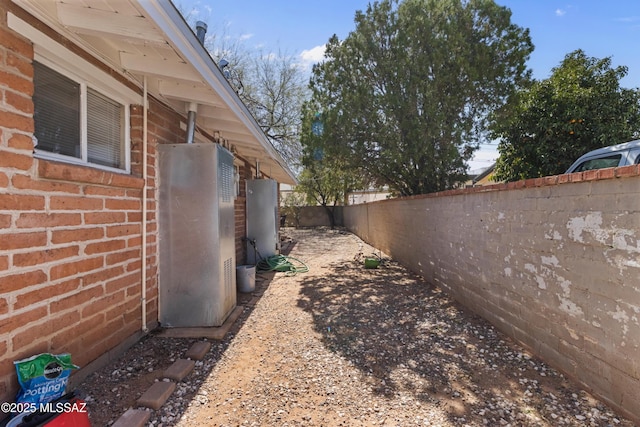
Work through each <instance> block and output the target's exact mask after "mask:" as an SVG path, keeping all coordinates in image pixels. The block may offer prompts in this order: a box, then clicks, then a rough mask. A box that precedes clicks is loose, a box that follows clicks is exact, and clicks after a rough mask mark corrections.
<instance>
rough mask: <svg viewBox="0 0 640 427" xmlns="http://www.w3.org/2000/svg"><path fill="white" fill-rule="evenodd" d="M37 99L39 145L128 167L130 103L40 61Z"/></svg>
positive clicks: (95, 161)
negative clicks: (126, 154)
mask: <svg viewBox="0 0 640 427" xmlns="http://www.w3.org/2000/svg"><path fill="white" fill-rule="evenodd" d="M33 103H34V107H35V111H34V122H35V137H36V138H37V146H36V149H37V150H41V151H45V152H49V153H54V154H55V155H56V157H57V155H60V156H65V157H73V158H75V159H79V160H81V161H82V162H86V163H91V164H96V165H101V166H107V167H109V168H116V169H125V167H126V165H125V155H124V154H125V153H124V150H125V144H124V141H125V129H124V123H125V117H124V114H125V107H124V105H122V104H120V103H119V102H117V101H114V100H112V99H110V98H109V97H107V96H105V95H103V94H101V93H99V92H98V91H96V90H94V89H92V88H91V87H88V86H87V85H86V84H85V83H78V82H76V81H74V80H72V79H70V78H69V77H67V76H64V75H63V74H61V73H59V72H57V71H55V70H53V69H51V68H49V67H47V66H45V65H43V64H41V63H38V62H34V95H33ZM83 103H84V105H83Z"/></svg>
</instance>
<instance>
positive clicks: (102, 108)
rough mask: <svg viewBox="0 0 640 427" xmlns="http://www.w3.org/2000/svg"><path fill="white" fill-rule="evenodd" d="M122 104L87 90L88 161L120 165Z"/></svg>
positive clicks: (115, 166)
mask: <svg viewBox="0 0 640 427" xmlns="http://www.w3.org/2000/svg"><path fill="white" fill-rule="evenodd" d="M123 114H124V109H123V106H122V105H120V104H119V103H117V102H115V101H113V100H111V99H109V98H107V97H106V96H104V95H101V94H100V93H98V92H96V91H95V90H93V89H88V90H87V156H88V160H89V162H90V163H97V164H99V165H104V166H111V167H114V168H120V167H122V163H123V161H122V151H123V150H122V141H123V129H122V123H123Z"/></svg>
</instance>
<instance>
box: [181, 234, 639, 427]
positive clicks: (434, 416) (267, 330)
mask: <svg viewBox="0 0 640 427" xmlns="http://www.w3.org/2000/svg"><path fill="white" fill-rule="evenodd" d="M291 233H292V237H294V239H295V241H296V242H297V243H296V244H295V246H294V247H293V250H292V251H291V254H290V255H292V256H294V257H296V258H299V259H302V260H304V261H305V262H306V263H307V264H308V265H309V268H310V271H309V272H308V273H304V274H300V275H297V276H295V277H286V276H284V275H282V274H279V275H278V276H277V277H276V278H275V279H274V280H273V281H272V282H271V283H270V285H269V288H268V290H267V291H266V292H265V294H264V296H263V297H262V299H261V300H260V302H259V303H258V305H257V306H256V308H255V310H254V311H253V313H252V314H251V315H250V317H249V318H248V319H247V320H246V322H245V323H244V325H243V326H242V328H241V329H240V330H239V331H238V333H237V335H236V337H235V338H234V340H233V343H231V345H230V346H229V348H228V350H227V351H226V353H225V354H224V356H223V357H222V359H221V360H220V362H219V363H218V364H217V365H216V366H215V368H214V369H213V371H212V372H211V374H210V375H209V377H208V378H207V379H206V381H205V382H204V384H203V385H202V387H201V389H200V394H205V393H206V396H207V398H208V401H207V403H206V404H202V403H200V402H197V401H196V403H193V404H192V405H191V406H190V407H189V409H187V410H186V412H185V414H184V415H183V417H182V420H181V421H180V422H178V423H177V424H176V425H178V426H185V427H186V426H193V425H199V426H200V425H202V426H205V425H211V426H239V425H243V426H245V425H246V426H251V425H255V426H265V425H278V426H296V425H300V426H302V425H313V426H342V425H345V426H347V425H348V426H365V425H366V426H368V425H389V426H391V425H393V426H396V425H397V426H413V425H416V426H417V425H433V426H461V425H478V426H480V425H492V426H493V425H513V426H515V425H519V426H523V425H530V426H557V425H574V426H584V425H599V426H600V425H602V426H605V425H616V424H618V423H622V422H623V421H622V420H621V419H620V418H615V416H614V414H613V413H611V412H610V411H609V410H608V409H607V408H606V407H604V406H603V405H601V404H599V403H598V402H597V401H595V400H594V399H592V398H591V397H590V396H589V395H587V394H586V393H584V392H581V391H579V390H578V389H577V388H575V387H574V386H572V385H571V384H570V383H568V382H567V381H566V380H565V379H564V378H563V377H562V376H561V375H560V374H558V373H556V372H555V371H554V370H552V369H550V368H548V367H547V366H545V365H544V364H542V363H540V362H539V361H536V360H535V359H533V358H531V357H530V356H529V355H528V354H527V353H526V352H525V351H524V350H523V349H521V348H518V347H517V346H515V345H513V344H512V343H510V342H509V341H508V340H507V339H506V338H504V337H502V336H501V335H500V334H499V333H498V332H496V331H495V330H494V329H493V328H492V327H491V326H490V325H488V324H487V323H486V322H484V321H482V320H481V319H479V318H477V317H474V316H470V315H468V314H465V313H464V312H463V311H461V310H460V308H459V307H458V306H457V305H456V304H455V303H453V302H452V301H451V300H449V299H448V298H447V297H446V296H444V295H442V294H441V293H440V292H439V291H438V290H437V289H434V288H432V287H431V286H429V285H428V284H426V283H425V282H424V281H423V280H421V279H419V278H418V277H416V276H414V275H412V274H410V273H408V272H407V271H406V270H405V269H403V268H402V267H400V266H399V265H397V264H395V263H392V262H386V263H384V265H383V266H382V267H381V268H379V269H376V270H369V269H364V268H363V266H362V256H361V254H362V253H363V252H364V254H365V255H370V254H371V253H372V252H373V249H372V248H370V247H369V246H367V245H365V244H363V243H362V242H361V241H360V240H359V239H357V238H356V237H355V236H353V235H351V234H348V233H344V232H337V231H329V230H324V231H321V230H298V231H291ZM626 425H630V424H628V423H626Z"/></svg>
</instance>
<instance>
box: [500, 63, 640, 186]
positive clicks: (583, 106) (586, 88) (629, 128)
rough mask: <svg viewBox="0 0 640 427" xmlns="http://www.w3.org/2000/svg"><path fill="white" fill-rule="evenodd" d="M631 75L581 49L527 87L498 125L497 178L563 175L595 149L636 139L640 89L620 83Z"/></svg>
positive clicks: (638, 132) (639, 117)
mask: <svg viewBox="0 0 640 427" xmlns="http://www.w3.org/2000/svg"><path fill="white" fill-rule="evenodd" d="M626 74H627V68H626V67H622V66H620V67H616V68H612V67H611V58H604V59H597V58H592V57H588V56H587V55H585V53H584V52H583V51H582V50H576V51H574V52H571V53H570V54H568V55H567V56H566V57H565V59H564V60H563V61H562V62H561V64H560V65H559V66H558V67H556V68H554V69H553V70H552V74H551V76H550V77H549V78H548V79H546V80H541V81H536V82H534V83H533V84H532V86H531V87H530V88H528V89H525V90H523V91H522V92H521V93H520V95H519V102H518V103H517V105H516V106H514V108H513V109H512V110H511V112H510V113H509V114H507V115H505V116H503V117H502V118H501V119H498V120H496V124H495V126H494V127H493V136H494V137H495V138H499V139H500V140H501V142H500V143H499V145H498V151H499V153H500V157H499V158H498V161H497V162H496V169H495V175H494V176H495V179H497V180H506V181H515V180H519V179H525V178H535V177H540V176H547V175H556V174H561V173H564V172H565V171H566V169H567V168H568V167H569V166H571V164H572V163H573V162H574V161H575V160H576V159H577V158H578V157H580V156H581V155H582V154H584V153H586V152H588V151H590V150H594V149H596V148H600V147H604V146H607V145H612V144H618V143H621V142H626V141H629V140H631V139H634V138H637V137H638V136H639V135H640V92H639V91H638V89H624V88H621V87H620V79H621V78H623V77H624V76H625V75H626Z"/></svg>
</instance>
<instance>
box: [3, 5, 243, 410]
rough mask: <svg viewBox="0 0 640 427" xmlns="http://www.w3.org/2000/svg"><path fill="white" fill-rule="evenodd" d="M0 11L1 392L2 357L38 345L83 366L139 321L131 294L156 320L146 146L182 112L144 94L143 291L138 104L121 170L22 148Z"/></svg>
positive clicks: (22, 83) (177, 131) (21, 120)
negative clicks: (127, 161) (127, 162)
mask: <svg viewBox="0 0 640 427" xmlns="http://www.w3.org/2000/svg"><path fill="white" fill-rule="evenodd" d="M7 10H13V11H14V12H16V13H18V14H20V15H21V16H22V17H25V14H24V13H23V12H21V11H20V10H19V9H18V8H17V6H16V5H15V4H14V3H12V2H10V1H8V0H0V399H2V400H3V401H5V400H8V401H11V400H13V399H14V398H15V393H16V391H17V388H18V385H17V381H16V376H15V367H14V365H13V361H14V360H18V359H21V358H24V357H29V356H32V355H34V354H38V353H41V352H52V353H61V352H69V353H71V354H72V358H73V362H74V363H76V364H77V365H80V366H81V367H82V366H86V365H87V364H88V363H89V362H91V361H93V360H95V359H96V358H98V357H100V356H101V355H103V354H104V353H106V352H107V351H109V350H111V349H113V348H114V347H116V346H118V345H119V344H121V343H122V342H123V341H125V339H126V338H128V337H131V336H132V335H134V334H136V333H138V332H139V331H140V329H141V327H142V325H143V321H142V306H141V304H142V302H141V300H142V299H143V298H144V301H145V302H144V304H145V306H146V310H147V317H146V324H147V325H148V326H149V327H155V326H156V325H157V319H158V277H157V275H158V253H157V250H158V223H157V211H158V204H157V192H156V188H157V185H158V182H157V173H156V168H157V161H156V147H157V144H164V143H182V142H184V141H185V131H184V130H182V129H181V128H180V122H181V121H183V122H184V121H185V118H184V116H183V115H180V114H177V113H176V112H175V111H173V110H171V109H170V108H168V107H167V106H166V105H164V104H162V103H161V102H159V101H158V100H155V99H153V98H151V99H150V103H149V104H150V105H149V111H148V116H147V117H148V123H147V124H148V126H147V130H148V138H147V140H148V144H147V170H146V172H147V182H146V188H147V189H146V194H147V218H146V219H147V228H146V249H147V255H146V262H147V269H146V278H147V279H146V282H147V283H146V295H144V296H143V295H142V293H141V292H142V286H141V281H142V244H143V234H142V233H143V231H142V204H143V192H144V191H145V190H144V188H145V186H144V185H145V182H144V180H143V178H142V175H143V173H142V172H143V162H142V156H143V151H142V150H143V144H142V142H143V113H144V111H143V108H142V106H140V105H134V106H132V107H131V110H130V113H131V114H130V122H131V128H130V138H131V174H129V175H127V174H120V173H112V172H108V171H104V170H101V169H97V168H92V167H87V166H77V165H70V164H64V163H59V162H53V161H48V160H42V159H37V158H36V157H34V154H33V142H32V134H33V130H34V129H33V127H34V124H33V102H32V95H33V81H32V80H33V67H32V60H33V48H32V45H31V43H30V41H29V40H27V39H25V38H23V37H21V36H20V35H18V34H16V33H14V32H13V31H12V30H10V29H9V28H8V27H7V24H6V22H7V21H6V11H7ZM25 19H29V18H28V17H27V18H25ZM40 26H41V25H40ZM69 45H70V43H69ZM74 50H77V48H74ZM87 58H88V56H86V57H85V59H87ZM124 83H126V84H128V85H129V87H131V86H130V83H127V82H123V84H124ZM138 90H140V89H139V88H138ZM140 93H141V91H140ZM141 95H142V93H141ZM240 175H241V183H240V195H239V197H238V199H237V200H236V215H235V220H236V254H237V262H238V263H242V262H244V261H245V257H246V250H245V244H244V241H243V240H242V237H243V236H245V234H246V231H245V230H246V225H245V223H246V222H245V194H244V191H245V179H247V178H249V177H250V176H251V167H250V165H249V164H248V163H246V162H245V163H244V164H243V166H242V167H241V168H240ZM0 418H1V415H0Z"/></svg>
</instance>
